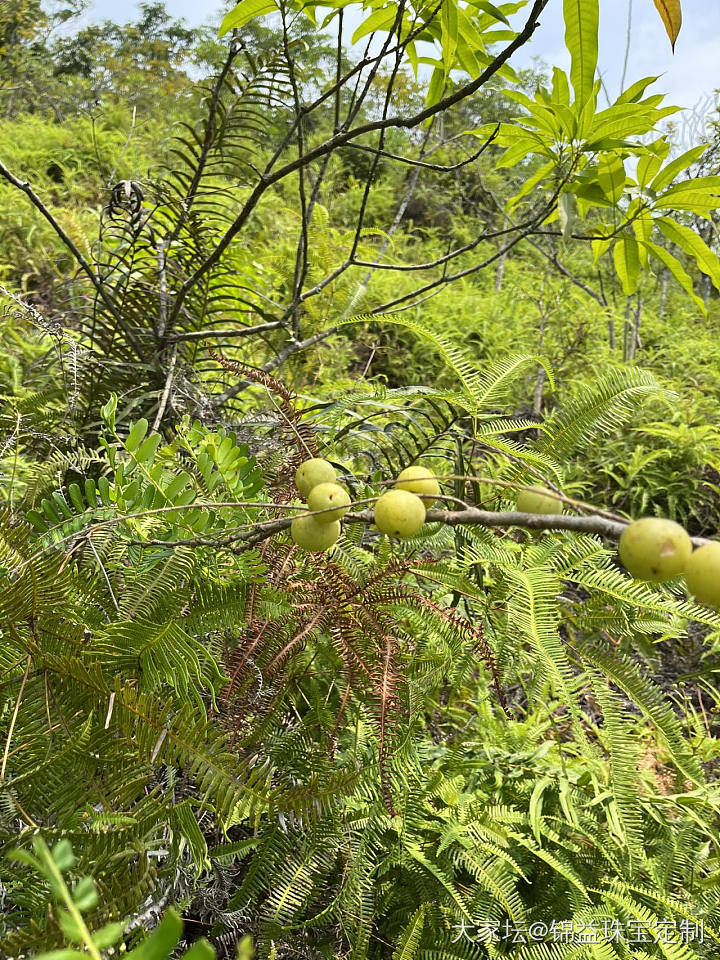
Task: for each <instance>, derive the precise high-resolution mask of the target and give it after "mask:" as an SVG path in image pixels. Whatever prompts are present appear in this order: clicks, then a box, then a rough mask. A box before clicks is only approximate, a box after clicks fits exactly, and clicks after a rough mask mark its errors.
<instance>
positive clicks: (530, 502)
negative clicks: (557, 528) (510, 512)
mask: <svg viewBox="0 0 720 960" xmlns="http://www.w3.org/2000/svg"><path fill="white" fill-rule="evenodd" d="M515 509H516V510H517V512H518V513H541V514H545V515H547V516H550V515H551V514H558V513H562V510H563V505H562V500H558V499H557V497H553V496H552V491H551V490H548V488H547V487H530V488H529V489H528V490H522V491H521V492H520V493H519V494H518V498H517V500H516V501H515Z"/></svg>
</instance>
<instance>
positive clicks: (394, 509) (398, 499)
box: [373, 490, 425, 538]
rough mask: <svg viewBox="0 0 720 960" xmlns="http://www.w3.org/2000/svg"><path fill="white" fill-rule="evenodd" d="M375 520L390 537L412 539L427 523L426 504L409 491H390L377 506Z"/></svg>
mask: <svg viewBox="0 0 720 960" xmlns="http://www.w3.org/2000/svg"><path fill="white" fill-rule="evenodd" d="M373 519H374V521H375V526H376V527H377V528H378V530H380V531H381V532H382V533H386V534H387V535H388V536H389V537H401V538H402V537H412V536H413V535H414V534H416V533H417V532H418V530H419V529H420V528H421V527H422V525H423V524H424V523H425V504H424V503H423V502H422V500H421V499H420V497H418V496H416V495H415V494H414V493H410V492H409V491H407V490H388V492H387V493H384V494H383V495H382V496H381V497H380V499H379V500H378V502H377V503H376V504H375V510H374V512H373Z"/></svg>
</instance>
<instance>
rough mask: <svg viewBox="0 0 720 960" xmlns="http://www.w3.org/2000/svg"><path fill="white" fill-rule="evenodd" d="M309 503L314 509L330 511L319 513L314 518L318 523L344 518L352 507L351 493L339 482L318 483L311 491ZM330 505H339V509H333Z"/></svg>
mask: <svg viewBox="0 0 720 960" xmlns="http://www.w3.org/2000/svg"><path fill="white" fill-rule="evenodd" d="M307 503H308V506H309V507H310V509H311V510H313V511H315V510H327V511H328V512H327V513H320V514H318V516H317V517H314V518H313V519H315V520H317V522H318V523H332V522H333V521H335V520H342V518H343V517H344V516H345V514H346V513H347V512H348V510H349V509H350V494H349V493H348V492H347V490H343V488H342V487H340V486H338V484H337V483H318V485H317V486H316V487H313V488H312V490H311V491H310V494H309V496H308V498H307ZM330 507H337V509H336V510H331V509H330Z"/></svg>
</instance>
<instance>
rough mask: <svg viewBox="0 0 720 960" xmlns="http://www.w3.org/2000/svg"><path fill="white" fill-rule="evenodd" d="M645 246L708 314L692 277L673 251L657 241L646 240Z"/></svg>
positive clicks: (702, 310) (699, 307)
mask: <svg viewBox="0 0 720 960" xmlns="http://www.w3.org/2000/svg"><path fill="white" fill-rule="evenodd" d="M645 246H646V247H647V249H648V252H649V253H651V254H652V256H653V257H655V259H656V260H659V261H660V263H662V265H663V266H665V267H667V268H668V270H669V271H670V273H671V274H672V276H673V277H674V278H675V280H676V281H677V282H678V283H679V284H680V286H681V287H682V288H683V290H684V291H685V292H686V293H687V294H688V296H690V298H691V299H692V301H693V302H694V304H695V306H696V307H697V308H698V309H699V310H700V311H701V312H702V313H703V314H706V313H707V310H706V307H705V304H704V302H703V301H702V299H701V298H700V297H699V296H698V295H697V294H696V293H695V288H694V287H693V282H692V279H691V277H690V276H689V275H688V274H687V272H686V271H685V270H684V269H683V267H682V264H681V263H679V262H678V260H676V259H675V257H674V256H673V255H672V254H671V253H668V251H667V250H666V249H665V248H664V247H661V246H659V244H657V243H650V242H649V241H646V243H645Z"/></svg>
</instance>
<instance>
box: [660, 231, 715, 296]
mask: <svg viewBox="0 0 720 960" xmlns="http://www.w3.org/2000/svg"><path fill="white" fill-rule="evenodd" d="M655 223H657V225H658V226H659V227H660V229H661V230H662V232H663V233H664V234H665V236H666V237H667V238H668V240H669V241H670V242H671V243H674V244H676V245H677V246H678V247H680V249H681V250H684V251H685V253H687V254H688V256H690V257H694V259H695V261H696V263H697V265H698V269H700V270H702V272H703V273H705V274H707V275H708V276H709V277H710V279H711V280H712V282H713V286H714V287H715V289H716V290H720V260H718V257H717V254H716V253H714V252H713V251H712V250H711V249H710V248H709V247H708V245H707V244H706V243H705V241H704V240H703V239H702V237H700V236H699V235H698V234H697V233H695V231H694V230H691V229H690V227H686V226H685V225H684V224H682V223H677V222H676V221H675V220H671V219H670V218H669V217H658V218H657V219H656V221H655Z"/></svg>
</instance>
